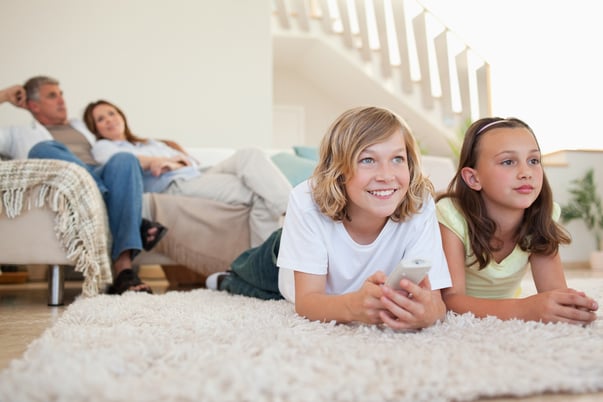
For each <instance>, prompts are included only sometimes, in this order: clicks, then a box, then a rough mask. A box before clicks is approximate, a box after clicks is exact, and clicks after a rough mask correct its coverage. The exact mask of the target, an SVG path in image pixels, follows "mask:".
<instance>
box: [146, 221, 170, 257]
mask: <svg viewBox="0 0 603 402" xmlns="http://www.w3.org/2000/svg"><path fill="white" fill-rule="evenodd" d="M152 228H157V232H156V233H155V235H153V239H152V240H148V238H149V237H150V236H149V229H152ZM167 231H168V230H167V228H166V227H165V226H163V225H162V224H161V223H159V222H151V221H150V220H148V219H143V220H142V223H141V224H140V237H141V239H142V248H144V249H145V250H146V251H151V250H152V249H153V247H155V246H156V245H157V243H159V241H160V240H161V239H162V238H163V236H165V234H166V233H167Z"/></svg>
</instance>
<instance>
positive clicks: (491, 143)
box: [464, 127, 544, 210]
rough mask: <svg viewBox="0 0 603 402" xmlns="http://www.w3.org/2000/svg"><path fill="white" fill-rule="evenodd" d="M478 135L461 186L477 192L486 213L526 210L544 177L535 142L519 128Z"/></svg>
mask: <svg viewBox="0 0 603 402" xmlns="http://www.w3.org/2000/svg"><path fill="white" fill-rule="evenodd" d="M482 135H483V138H481V139H480V142H479V145H478V146H479V149H478V158H477V163H476V166H475V169H471V170H472V171H473V176H472V175H469V176H468V177H467V178H466V177H465V176H464V179H465V182H467V184H468V185H469V187H471V188H473V189H474V190H478V191H481V195H482V197H483V198H484V201H485V203H486V207H487V208H488V209H489V210H492V209H493V208H501V207H502V208H505V209H522V210H523V209H526V208H528V207H529V206H530V205H532V203H533V202H534V201H535V200H536V198H538V195H539V194H540V190H541V189H542V180H543V175H544V173H543V170H542V165H541V164H540V161H541V155H540V150H539V149H538V144H537V143H536V139H535V138H534V136H533V135H532V133H531V132H530V131H529V130H527V129H525V128H523V127H521V128H507V127H501V128H495V129H493V130H490V131H487V132H486V133H484V134H482ZM465 169H470V168H465ZM467 179H468V180H469V181H468V180H467Z"/></svg>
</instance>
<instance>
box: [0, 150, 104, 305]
mask: <svg viewBox="0 0 603 402" xmlns="http://www.w3.org/2000/svg"><path fill="white" fill-rule="evenodd" d="M0 196H1V197H2V200H1V202H0V217H4V218H8V219H13V218H15V217H17V216H19V215H21V214H25V213H27V211H28V210H30V209H32V208H47V209H50V210H51V211H52V212H53V213H54V214H55V217H54V232H55V235H56V238H57V239H58V241H59V242H60V244H61V245H62V246H63V248H64V251H65V254H66V257H67V258H68V259H69V260H71V261H73V262H74V266H75V269H76V270H77V271H79V272H82V273H83V274H84V284H83V289H82V293H83V294H84V295H85V296H92V295H96V294H98V293H99V290H100V289H101V287H103V286H104V285H105V284H107V283H110V282H111V264H110V259H109V254H108V246H109V244H108V243H109V239H110V236H109V230H108V224H107V214H106V210H105V204H104V201H103V199H102V196H101V194H100V192H99V191H98V188H97V186H96V183H95V182H94V179H93V178H92V176H90V174H88V172H87V171H86V170H85V169H83V168H81V167H80V166H77V165H75V164H73V163H69V162H64V161H58V160H45V159H28V160H12V161H5V162H0ZM31 230H32V231H36V230H40V228H39V227H36V226H32V227H31ZM9 235H10V233H3V234H2V236H9ZM0 258H1V257H0ZM36 259H37V260H40V256H39V255H38V256H36ZM42 259H43V258H42Z"/></svg>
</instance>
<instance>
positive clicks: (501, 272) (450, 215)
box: [436, 198, 561, 299]
mask: <svg viewBox="0 0 603 402" xmlns="http://www.w3.org/2000/svg"><path fill="white" fill-rule="evenodd" d="M436 213H437V217H438V221H439V222H440V223H441V224H442V225H444V226H446V227H447V228H448V229H450V230H451V231H452V232H454V233H455V234H456V235H457V236H458V237H459V238H460V239H461V241H462V242H463V245H464V246H465V286H466V293H467V295H469V296H474V297H482V298H486V299H503V298H511V297H517V296H519V294H520V293H521V288H520V284H521V280H522V279H523V277H524V276H525V274H526V271H527V269H528V258H529V257H530V254H529V253H527V252H525V251H523V250H522V249H521V248H520V247H519V246H518V245H516V246H515V248H514V249H513V251H512V252H511V254H509V255H508V256H507V257H506V258H505V259H504V260H502V261H501V262H500V263H497V262H496V261H494V260H491V261H490V264H488V265H487V266H486V267H485V268H484V269H482V270H478V264H477V262H474V264H472V265H471V266H469V265H468V264H469V263H470V262H471V261H474V260H475V258H474V257H473V250H471V244H470V243H469V234H468V230H467V222H466V221H465V218H464V217H463V215H462V214H461V213H460V211H458V210H457V208H456V206H455V205H454V203H453V202H452V199H450V198H443V199H441V200H440V201H438V203H437V204H436ZM560 214H561V208H560V207H559V204H557V203H554V205H553V219H554V220H555V221H556V220H558V219H559V216H560Z"/></svg>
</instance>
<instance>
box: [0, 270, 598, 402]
mask: <svg viewBox="0 0 603 402" xmlns="http://www.w3.org/2000/svg"><path fill="white" fill-rule="evenodd" d="M149 272H150V274H148V275H147V276H146V277H145V275H144V274H143V272H141V277H143V280H144V281H145V282H146V283H148V284H149V285H151V287H152V288H153V292H154V293H158V294H161V293H165V292H168V291H170V290H171V289H172V287H170V284H169V283H168V282H167V280H166V279H165V277H164V276H163V275H161V274H158V273H157V272H156V271H152V272H151V271H149ZM566 273H567V277H568V278H573V277H574V278H588V277H597V278H603V271H593V270H590V269H579V268H575V269H568V270H566ZM178 290H183V289H182V288H178ZM80 291H81V282H79V281H66V282H65V291H64V302H65V305H64V306H60V307H49V306H48V305H47V301H48V285H47V283H46V282H43V281H37V282H26V283H23V284H0V345H1V347H0V370H2V369H4V368H5V367H7V366H8V364H9V362H10V361H11V360H12V359H15V358H18V357H20V356H21V355H22V354H23V352H24V351H25V350H26V349H27V345H28V344H29V343H30V342H31V341H33V340H34V339H36V338H37V337H39V336H40V335H41V334H42V333H43V332H44V330H45V329H46V328H48V327H50V326H52V324H53V322H54V321H55V320H57V319H58V318H59V317H60V315H61V313H62V312H63V311H64V310H65V308H66V306H68V305H69V304H70V303H71V302H73V301H74V300H75V298H76V297H77V296H78V295H79V294H80ZM484 401H488V402H518V401H524V402H595V401H597V402H601V401H603V392H601V393H597V394H582V395H539V396H535V397H531V398H502V399H501V398H497V399H487V400H484Z"/></svg>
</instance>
